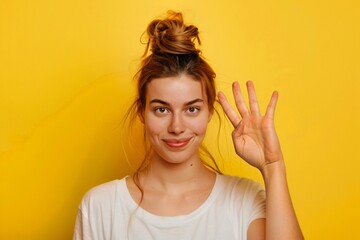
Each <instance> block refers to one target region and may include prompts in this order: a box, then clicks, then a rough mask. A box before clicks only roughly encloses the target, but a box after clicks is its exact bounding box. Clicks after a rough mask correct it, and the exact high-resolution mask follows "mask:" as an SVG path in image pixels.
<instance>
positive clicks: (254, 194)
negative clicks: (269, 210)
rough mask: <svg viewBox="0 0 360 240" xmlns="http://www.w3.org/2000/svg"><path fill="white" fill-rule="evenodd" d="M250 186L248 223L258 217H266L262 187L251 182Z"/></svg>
mask: <svg viewBox="0 0 360 240" xmlns="http://www.w3.org/2000/svg"><path fill="white" fill-rule="evenodd" d="M252 185H253V186H252V187H251V194H250V195H249V197H250V199H249V200H250V202H252V204H251V207H250V209H249V210H250V212H249V224H250V223H251V222H252V221H254V220H255V219H258V218H265V217H266V212H265V210H266V197H265V190H264V188H263V187H262V186H261V185H260V184H258V183H256V182H253V183H252Z"/></svg>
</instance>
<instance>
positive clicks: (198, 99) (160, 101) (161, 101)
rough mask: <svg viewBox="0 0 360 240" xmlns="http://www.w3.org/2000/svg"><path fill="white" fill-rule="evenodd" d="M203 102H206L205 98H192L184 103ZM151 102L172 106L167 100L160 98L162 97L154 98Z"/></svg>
mask: <svg viewBox="0 0 360 240" xmlns="http://www.w3.org/2000/svg"><path fill="white" fill-rule="evenodd" d="M203 102H204V100H202V99H201V98H196V99H194V100H191V101H189V102H187V103H185V104H184V105H185V106H189V105H192V104H194V103H203ZM151 103H160V104H162V105H165V106H170V104H169V103H167V102H165V101H163V100H160V99H153V100H151V101H150V104H151Z"/></svg>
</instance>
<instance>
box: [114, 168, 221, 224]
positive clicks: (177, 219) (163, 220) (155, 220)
mask: <svg viewBox="0 0 360 240" xmlns="http://www.w3.org/2000/svg"><path fill="white" fill-rule="evenodd" d="M128 177H129V176H126V177H124V178H123V179H121V180H120V181H119V184H120V186H119V187H120V189H121V190H122V194H123V196H119V197H125V200H126V202H127V203H128V205H129V206H131V211H134V214H135V215H136V217H137V218H140V219H142V220H143V221H145V222H147V223H150V224H153V225H157V226H161V227H175V226H176V227H178V226H179V225H181V224H185V223H187V222H190V221H192V220H194V219H196V218H198V217H199V216H201V215H202V214H203V213H205V212H206V210H207V209H208V208H209V207H210V206H211V205H212V203H213V202H214V200H215V199H216V197H217V195H218V194H219V192H220V189H221V187H220V174H219V173H216V178H215V183H214V186H213V188H212V189H211V192H210V194H209V196H208V197H207V199H206V200H205V201H204V202H203V203H202V204H201V205H200V206H199V207H198V208H196V209H195V210H194V211H192V212H190V213H187V214H184V215H177V216H160V215H156V214H153V213H151V212H149V211H147V210H145V209H143V208H141V207H139V206H138V204H137V203H136V202H135V200H134V199H133V198H132V196H131V194H130V192H129V189H128V187H127V184H126V178H128Z"/></svg>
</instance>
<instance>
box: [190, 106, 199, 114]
mask: <svg viewBox="0 0 360 240" xmlns="http://www.w3.org/2000/svg"><path fill="white" fill-rule="evenodd" d="M199 110H200V109H199V108H197V107H189V109H188V111H189V112H190V113H197V112H198V111H199Z"/></svg>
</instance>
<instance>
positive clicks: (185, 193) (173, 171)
mask: <svg viewBox="0 0 360 240" xmlns="http://www.w3.org/2000/svg"><path fill="white" fill-rule="evenodd" d="M147 34H148V36H149V42H148V45H147V48H146V53H145V54H146V56H145V57H144V60H143V62H142V65H141V68H140V70H139V72H138V75H137V80H138V98H137V100H136V101H135V103H134V104H133V106H132V107H133V109H134V111H135V112H136V114H137V116H138V117H139V118H140V120H141V121H142V123H143V124H144V129H145V133H146V137H147V140H148V142H149V143H150V148H149V149H147V153H148V154H147V156H146V158H145V160H144V162H143V164H142V165H141V166H140V167H139V169H138V170H137V171H136V172H135V174H134V175H133V176H132V177H129V176H128V177H125V178H124V179H121V180H114V181H112V182H108V183H105V184H102V185H100V186H97V187H95V188H93V189H92V190H90V191H89V192H88V193H87V194H86V195H85V196H84V198H83V200H82V202H81V204H80V206H79V213H78V217H77V221H76V225H75V233H74V239H139V240H140V239H141V240H144V239H161V240H162V239H166V240H168V239H183V240H185V239H186V240H188V239H207V240H209V239H214V240H215V239H226V240H231V239H249V240H255V239H256V240H257V239H274V240H281V239H286V240H291V239H303V237H302V233H301V230H300V227H299V225H298V222H297V219H296V216H295V212H294V209H293V206H292V204H291V199H290V195H289V191H288V187H287V182H286V176H285V165H284V159H283V155H282V152H281V149H280V144H279V141H278V138H277V135H276V132H275V129H274V121H273V120H274V111H275V106H276V102H277V99H278V94H277V92H274V93H273V95H272V97H271V100H270V103H269V105H268V107H267V110H266V113H265V115H261V114H260V110H259V106H258V101H257V99H256V94H255V89H254V85H253V83H252V82H247V91H248V95H249V107H247V105H246V104H245V101H244V99H243V96H242V94H241V92H240V87H239V84H238V83H237V82H234V84H233V94H234V98H235V102H236V107H237V111H236V110H234V109H233V108H232V107H231V106H230V104H229V103H228V101H227V99H226V97H225V95H224V94H223V93H221V92H220V93H218V100H219V102H220V104H221V106H222V108H223V110H224V112H225V114H226V115H227V117H228V118H229V120H230V121H231V123H232V124H233V126H234V131H233V134H232V137H233V142H234V146H235V151H236V153H237V154H238V155H239V156H240V157H241V158H242V159H244V160H245V161H246V162H248V163H249V164H251V165H252V166H254V167H256V168H258V169H259V171H260V172H261V174H262V176H263V178H264V182H265V189H266V190H265V191H264V189H263V188H262V187H261V185H260V184H258V183H256V182H254V181H252V180H249V179H245V178H240V177H233V176H228V175H222V174H220V173H219V171H218V170H217V169H215V168H214V169H213V168H211V167H209V165H207V164H205V162H204V161H203V160H202V158H201V155H200V150H201V149H203V148H202V145H201V144H202V141H203V139H204V136H205V133H206V129H207V124H208V122H209V121H210V119H211V117H212V115H213V112H214V111H215V110H214V102H215V101H216V91H215V85H214V78H215V73H214V72H213V70H212V69H211V67H210V66H209V65H208V64H207V63H206V62H205V61H204V59H203V58H202V57H201V54H200V51H199V50H198V49H197V48H196V46H195V40H198V42H199V43H200V40H199V36H198V29H197V28H196V27H195V26H193V25H185V24H184V23H183V19H182V15H181V14H180V13H171V14H169V16H168V17H167V18H165V19H158V20H154V21H152V22H151V23H150V24H149V26H148V28H147ZM148 51H150V53H147V52H148ZM215 166H216V164H215ZM265 193H266V194H265ZM265 195H266V198H265Z"/></svg>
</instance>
